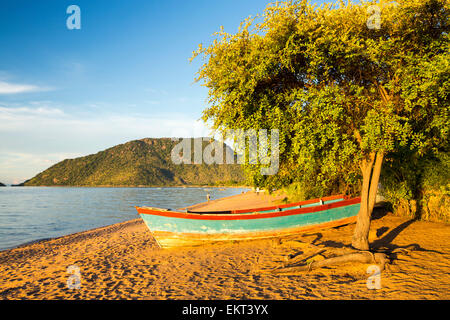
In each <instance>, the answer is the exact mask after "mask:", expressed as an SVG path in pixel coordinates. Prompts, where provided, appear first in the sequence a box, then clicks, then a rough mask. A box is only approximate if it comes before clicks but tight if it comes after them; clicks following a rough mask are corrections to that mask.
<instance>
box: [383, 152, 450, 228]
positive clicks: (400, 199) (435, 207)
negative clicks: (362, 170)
mask: <svg viewBox="0 0 450 320" xmlns="http://www.w3.org/2000/svg"><path fill="white" fill-rule="evenodd" d="M381 183H382V185H383V190H382V194H383V196H384V197H385V198H386V200H387V201H389V202H390V203H391V204H392V207H393V208H392V209H393V211H394V212H395V213H397V214H399V215H403V216H408V217H411V218H420V219H423V220H430V221H440V222H450V153H449V152H448V151H447V152H439V153H437V154H434V153H428V154H426V155H423V156H418V155H417V154H414V155H412V154H411V151H408V150H403V152H397V153H395V154H392V155H389V156H388V157H387V159H386V163H385V166H384V168H383V173H382V179H381Z"/></svg>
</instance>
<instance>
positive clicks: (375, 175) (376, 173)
mask: <svg viewBox="0 0 450 320" xmlns="http://www.w3.org/2000/svg"><path fill="white" fill-rule="evenodd" d="M383 158H384V154H383V153H381V152H378V153H377V158H376V160H375V165H374V167H373V172H372V180H371V181H370V189H369V212H370V214H369V218H370V215H371V214H372V211H373V207H374V206H375V200H376V199H377V192H378V182H379V181H380V173H381V166H382V164H383Z"/></svg>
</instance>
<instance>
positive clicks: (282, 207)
mask: <svg viewBox="0 0 450 320" xmlns="http://www.w3.org/2000/svg"><path fill="white" fill-rule="evenodd" d="M345 199H347V198H346V197H345V196H344V195H343V194H339V195H334V196H328V197H322V198H317V199H310V200H305V201H300V202H294V203H286V204H280V205H276V206H269V207H259V208H251V209H239V210H226V211H195V210H189V209H188V210H187V211H186V212H188V213H201V214H205V213H211V214H218V213H222V214H225V213H229V214H230V213H247V212H260V213H264V212H276V211H286V210H292V209H300V208H307V207H314V206H319V205H323V204H329V203H334V202H338V201H342V200H345Z"/></svg>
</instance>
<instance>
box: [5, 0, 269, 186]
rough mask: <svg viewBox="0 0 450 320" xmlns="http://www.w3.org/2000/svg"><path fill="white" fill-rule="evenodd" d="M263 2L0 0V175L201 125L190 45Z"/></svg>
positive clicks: (17, 174) (16, 178) (231, 27)
mask: <svg viewBox="0 0 450 320" xmlns="http://www.w3.org/2000/svg"><path fill="white" fill-rule="evenodd" d="M269 2H271V1H267V0H226V1H220V0H214V1H204V0H189V1H186V0H185V1H175V0H164V1H152V0H147V1H125V0H123V1H82V0H71V1H62V0H60V1H59V0H58V1H57V0H48V1H44V0H40V1H20V0H14V1H12V0H8V1H7V0H3V1H1V2H0V48H1V49H0V182H3V183H8V184H9V183H19V182H22V181H24V180H26V179H29V178H31V177H33V176H34V175H36V174H37V173H39V172H41V171H43V170H44V169H46V168H48V167H49V166H51V165H53V164H54V163H56V162H58V161H61V160H63V159H65V158H74V157H77V156H82V155H87V154H91V153H95V152H98V151H100V150H103V149H106V148H108V147H111V146H114V145H116V144H119V143H124V142H127V141H129V140H133V139H140V138H144V137H171V136H206V135H208V133H209V131H208V130H207V128H206V127H205V126H204V125H203V124H202V123H201V122H200V121H197V120H198V119H199V118H200V116H201V112H202V110H203V109H204V108H205V106H206V104H205V100H206V95H207V91H206V89H205V88H203V87H201V86H200V84H195V83H194V77H195V73H196V72H197V71H198V69H199V67H200V64H201V60H200V59H197V60H194V62H192V63H189V58H190V56H191V54H192V51H194V50H195V49H196V48H197V46H198V44H199V43H203V44H208V43H209V42H210V41H211V40H212V34H213V33H214V32H215V31H218V30H219V27H220V26H221V25H222V26H224V28H225V31H227V32H236V31H237V28H238V26H239V23H240V22H241V21H242V20H243V19H245V18H246V17H248V16H249V15H252V16H254V15H256V14H258V13H262V12H263V10H264V8H265V7H266V5H267V4H268V3H269ZM72 4H75V5H78V6H79V7H80V9H81V29H80V30H69V29H68V28H67V26H66V20H67V18H68V17H69V16H70V14H67V13H66V9H67V7H68V6H69V5H72Z"/></svg>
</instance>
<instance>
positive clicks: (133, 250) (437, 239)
mask: <svg viewBox="0 0 450 320" xmlns="http://www.w3.org/2000/svg"><path fill="white" fill-rule="evenodd" d="M252 199H253V200H252ZM218 200H220V199H218ZM272 200H274V199H272ZM252 201H260V202H261V203H262V202H266V201H268V199H267V198H264V196H262V195H255V194H254V193H253V196H252V193H247V195H246V194H240V195H235V196H232V197H231V199H230V198H222V201H218V202H216V203H209V204H206V205H204V206H203V209H204V210H209V209H208V205H209V206H210V207H213V206H216V207H217V206H228V205H240V206H245V205H253V204H254V203H253V202H252ZM377 210H378V211H377V214H376V215H375V216H374V219H373V221H372V224H371V233H370V236H369V240H370V242H371V243H372V244H376V245H378V246H386V247H394V248H410V247H411V246H413V247H414V248H415V249H413V250H411V251H409V253H408V254H406V255H402V256H401V257H400V258H399V259H398V260H396V261H394V264H392V265H389V269H387V270H386V271H383V273H382V274H381V277H382V280H381V281H382V288H381V290H369V289H367V287H366V281H367V277H368V275H367V272H366V269H367V267H368V266H369V265H368V264H344V265H341V266H333V267H329V268H324V269H320V270H317V271H314V272H310V273H299V274H294V275H287V276H279V275H274V274H270V273H267V272H264V270H266V271H267V270H270V269H273V268H276V267H280V266H282V265H283V264H284V263H286V261H287V260H286V259H288V257H289V256H292V255H296V256H304V257H308V256H309V255H310V254H311V253H313V252H315V251H316V250H317V249H320V248H323V247H329V246H334V247H335V248H337V249H336V250H338V249H339V248H340V249H339V250H344V249H345V247H346V246H349V245H350V242H351V237H352V234H353V229H354V224H349V225H345V226H342V227H339V228H331V229H323V230H319V231H315V232H313V233H309V234H308V233H305V234H299V235H295V236H290V237H286V238H275V239H260V240H252V241H238V242H226V243H217V244H206V245H204V246H199V247H191V248H188V247H186V248H173V249H160V248H159V247H158V246H157V244H156V242H155V240H154V239H153V237H152V236H151V233H150V232H149V230H148V228H147V227H146V226H145V224H144V223H143V221H142V219H140V218H138V219H131V220H127V221H124V222H121V223H116V224H111V225H107V226H104V227H98V228H93V229H90V230H86V231H82V232H76V233H73V234H69V235H65V236H61V237H56V238H50V239H41V240H40V241H36V242H34V243H32V244H27V245H21V246H18V247H15V248H12V249H7V250H3V251H0V273H1V274H2V280H3V281H2V282H1V283H0V299H151V300H158V299H208V300H229V299H236V300H240V299H275V300H286V299H295V300H297V299H345V300H352V299H394V300H397V299H427V300H428V299H449V298H450V247H449V245H448V243H447V239H448V238H449V237H450V225H448V224H442V223H433V222H426V221H414V220H409V219H406V218H401V217H397V216H394V215H392V214H391V213H387V212H381V211H380V210H379V209H377ZM74 266H75V267H76V268H79V271H80V275H81V288H80V289H69V288H68V287H67V280H68V277H70V273H68V270H69V269H68V268H69V267H74ZM436 275H439V277H436Z"/></svg>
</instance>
